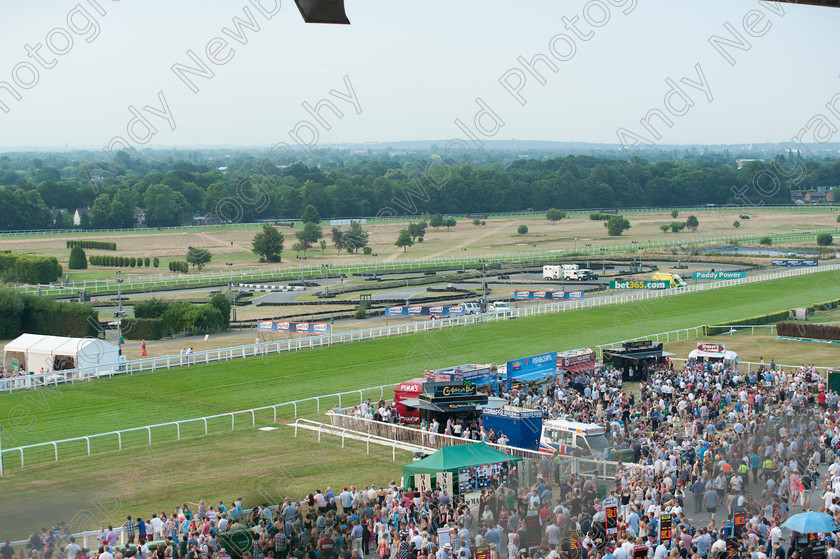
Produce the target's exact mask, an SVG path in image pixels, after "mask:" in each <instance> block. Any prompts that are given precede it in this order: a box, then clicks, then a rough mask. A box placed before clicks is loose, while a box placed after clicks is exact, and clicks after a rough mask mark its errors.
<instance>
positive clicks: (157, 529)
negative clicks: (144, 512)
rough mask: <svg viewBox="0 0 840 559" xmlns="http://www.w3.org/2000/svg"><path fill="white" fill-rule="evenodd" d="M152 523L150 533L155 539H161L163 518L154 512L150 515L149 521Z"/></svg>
mask: <svg viewBox="0 0 840 559" xmlns="http://www.w3.org/2000/svg"><path fill="white" fill-rule="evenodd" d="M150 522H151V524H152V531H151V534H153V535H154V538H155V539H156V540H162V539H163V520H161V519H160V518H158V516H157V515H156V514H153V515H152V520H151V521H150Z"/></svg>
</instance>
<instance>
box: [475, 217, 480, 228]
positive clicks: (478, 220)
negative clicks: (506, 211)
mask: <svg viewBox="0 0 840 559" xmlns="http://www.w3.org/2000/svg"><path fill="white" fill-rule="evenodd" d="M473 225H476V226H478V225H481V220H480V219H478V218H476V219H474V220H473Z"/></svg>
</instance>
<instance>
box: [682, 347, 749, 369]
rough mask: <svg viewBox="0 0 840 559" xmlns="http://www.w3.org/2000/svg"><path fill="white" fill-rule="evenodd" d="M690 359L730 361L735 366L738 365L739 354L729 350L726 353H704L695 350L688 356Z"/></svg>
mask: <svg viewBox="0 0 840 559" xmlns="http://www.w3.org/2000/svg"><path fill="white" fill-rule="evenodd" d="M688 358H689V359H708V360H710V361H716V360H723V361H724V362H726V361H729V362H730V363H732V364H734V365H737V364H738V354H737V353H735V352H734V351H730V350H728V349H727V350H724V351H702V350H700V349H693V350H691V352H690V353H689V354H688Z"/></svg>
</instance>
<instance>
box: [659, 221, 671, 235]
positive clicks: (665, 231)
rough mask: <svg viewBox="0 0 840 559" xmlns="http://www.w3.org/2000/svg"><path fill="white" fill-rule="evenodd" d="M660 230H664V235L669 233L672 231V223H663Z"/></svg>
mask: <svg viewBox="0 0 840 559" xmlns="http://www.w3.org/2000/svg"><path fill="white" fill-rule="evenodd" d="M659 228H660V229H662V232H663V233H667V232H668V231H670V230H671V224H670V223H663V224H662V225H660V226H659Z"/></svg>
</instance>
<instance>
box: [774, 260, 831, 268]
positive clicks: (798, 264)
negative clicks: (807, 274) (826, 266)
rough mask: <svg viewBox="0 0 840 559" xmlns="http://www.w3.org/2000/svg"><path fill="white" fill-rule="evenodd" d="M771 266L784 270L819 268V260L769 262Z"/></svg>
mask: <svg viewBox="0 0 840 559" xmlns="http://www.w3.org/2000/svg"><path fill="white" fill-rule="evenodd" d="M770 263H771V264H772V265H773V266H783V267H786V268H798V267H801V266H819V265H820V261H819V260H771V261H770Z"/></svg>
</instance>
